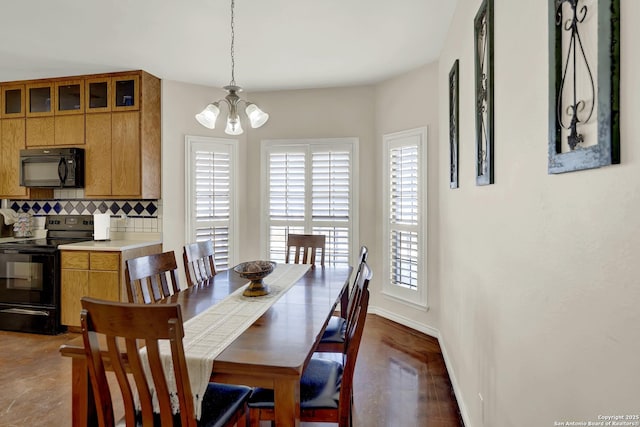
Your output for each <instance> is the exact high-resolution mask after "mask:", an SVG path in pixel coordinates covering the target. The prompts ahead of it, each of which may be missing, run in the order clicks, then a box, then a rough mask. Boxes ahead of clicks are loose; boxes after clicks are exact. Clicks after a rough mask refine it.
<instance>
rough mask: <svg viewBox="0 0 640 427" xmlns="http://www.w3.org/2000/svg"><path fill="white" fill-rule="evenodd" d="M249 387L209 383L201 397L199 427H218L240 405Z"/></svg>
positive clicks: (244, 400)
mask: <svg viewBox="0 0 640 427" xmlns="http://www.w3.org/2000/svg"><path fill="white" fill-rule="evenodd" d="M250 394H251V388H250V387H245V386H240V385H229V384H219V383H209V386H208V387H207V391H205V393H204V397H203V398H202V412H201V414H200V420H199V421H198V426H199V427H220V426H223V425H225V424H226V423H227V422H228V421H229V419H231V418H232V417H233V415H234V414H235V413H236V412H237V411H238V409H240V408H241V407H242V405H243V404H244V403H245V402H246V401H247V399H248V398H249V395H250Z"/></svg>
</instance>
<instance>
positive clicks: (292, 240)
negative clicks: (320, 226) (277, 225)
mask: <svg viewBox="0 0 640 427" xmlns="http://www.w3.org/2000/svg"><path fill="white" fill-rule="evenodd" d="M325 240H326V236H325V235H324V234H289V235H288V236H287V248H286V254H285V262H286V263H287V264H289V262H290V260H291V258H292V259H293V263H294V264H312V265H313V266H314V267H315V264H316V253H317V251H318V250H320V252H321V255H320V265H321V266H322V267H324V252H325V250H324V245H325ZM292 248H293V249H294V250H293V254H291V249H292Z"/></svg>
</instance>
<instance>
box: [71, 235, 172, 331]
mask: <svg viewBox="0 0 640 427" xmlns="http://www.w3.org/2000/svg"><path fill="white" fill-rule="evenodd" d="M159 252H162V245H160V244H152V245H148V246H143V247H138V248H134V249H126V250H122V251H114V250H111V251H100V250H96V251H93V250H61V251H60V257H61V262H60V264H61V270H60V282H61V295H62V296H61V314H60V317H61V323H62V324H63V325H66V326H69V327H70V329H71V330H74V329H75V328H79V327H80V311H81V310H82V305H81V303H80V299H81V298H82V297H83V296H90V297H93V298H99V299H104V300H108V301H127V290H126V287H125V286H126V282H125V277H124V272H125V261H126V260H127V259H131V258H136V257H139V256H143V255H148V254H152V253H159Z"/></svg>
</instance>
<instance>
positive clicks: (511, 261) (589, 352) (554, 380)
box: [437, 0, 640, 427]
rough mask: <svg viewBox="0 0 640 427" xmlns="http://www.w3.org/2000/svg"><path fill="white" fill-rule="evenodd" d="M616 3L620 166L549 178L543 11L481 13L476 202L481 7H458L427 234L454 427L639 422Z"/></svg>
mask: <svg viewBox="0 0 640 427" xmlns="http://www.w3.org/2000/svg"><path fill="white" fill-rule="evenodd" d="M620 3H621V10H622V13H621V26H622V36H621V40H622V41H621V46H622V48H621V57H622V60H621V75H622V80H621V88H622V90H621V97H620V111H621V116H620V123H621V146H622V164H620V165H614V166H608V167H605V168H601V169H597V170H588V171H580V172H574V173H568V174H561V175H549V174H547V133H548V123H547V108H548V107H547V105H548V99H547V93H548V59H547V55H548V45H547V43H548V37H547V33H548V28H547V13H548V9H547V8H548V2H544V1H543V2H524V1H512V0H511V1H510V0H495V11H496V12H495V68H494V69H495V129H496V136H495V184H494V185H490V186H484V187H477V186H475V169H474V155H475V154H474V152H475V150H474V97H473V94H474V86H473V73H474V71H473V66H474V65H473V18H474V16H475V13H476V11H477V9H478V7H479V5H480V1H479V0H458V6H457V9H456V13H455V16H454V20H453V23H452V25H451V28H450V30H449V35H448V38H447V41H446V44H445V47H444V49H443V52H442V55H441V57H440V61H439V73H438V83H439V88H440V96H439V112H440V124H441V125H440V142H439V145H440V150H439V164H440V169H439V184H438V186H439V188H440V191H439V193H438V204H439V211H440V215H439V222H438V224H437V227H438V228H439V230H440V236H439V242H438V246H439V250H440V255H439V256H440V266H439V268H440V272H439V274H440V278H439V279H440V280H439V288H440V301H439V305H440V331H441V333H442V336H443V341H442V343H443V345H444V346H445V348H446V350H447V354H448V355H449V358H450V362H451V366H452V368H453V372H452V373H453V374H454V375H455V377H456V378H457V381H458V385H459V386H460V391H461V395H462V399H461V403H462V404H463V405H464V407H465V410H466V413H467V416H468V421H470V422H469V423H468V427H471V426H473V427H480V426H492V427H494V426H500V427H509V426H518V427H526V426H532V427H533V426H536V427H538V426H552V425H554V421H558V422H560V421H585V422H588V421H597V417H598V415H611V414H638V412H639V411H640V406H639V402H640V387H638V384H640V365H639V364H638V354H640V309H639V308H638V306H639V304H640V287H639V286H638V282H639V279H638V278H639V277H640V263H639V262H638V258H639V256H640V216H639V215H638V214H637V212H638V210H640V188H639V185H638V182H640V163H639V161H638V156H639V154H640V149H639V148H638V144H637V143H636V139H637V135H638V134H640V122H639V121H638V120H637V117H638V115H639V114H640V97H639V96H638V94H639V93H640V82H639V80H638V79H637V78H636V77H637V76H636V74H637V69H638V66H640V50H638V48H637V46H636V45H635V44H636V41H637V40H638V39H639V38H640V29H639V28H638V26H634V25H633V23H634V21H635V20H636V19H640V2H637V1H635V0H621V2H620ZM456 58H459V59H460V120H459V123H460V168H459V170H460V178H459V182H460V188H459V189H457V190H449V189H448V170H447V166H448V162H449V149H448V142H447V141H448V126H447V123H448V86H447V82H448V73H449V70H450V67H451V65H452V64H453V61H454V60H455V59H456ZM478 393H481V394H482V396H483V398H484V410H483V408H482V407H481V403H480V399H479V397H478ZM483 411H484V420H483Z"/></svg>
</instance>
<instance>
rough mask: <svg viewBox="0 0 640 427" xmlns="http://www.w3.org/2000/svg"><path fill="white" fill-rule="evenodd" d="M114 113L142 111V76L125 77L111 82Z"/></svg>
mask: <svg viewBox="0 0 640 427" xmlns="http://www.w3.org/2000/svg"><path fill="white" fill-rule="evenodd" d="M111 90H112V95H113V104H112V105H113V111H131V110H139V109H140V76H139V75H128V76H127V75H124V76H119V77H114V78H113V79H112V80H111Z"/></svg>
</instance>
